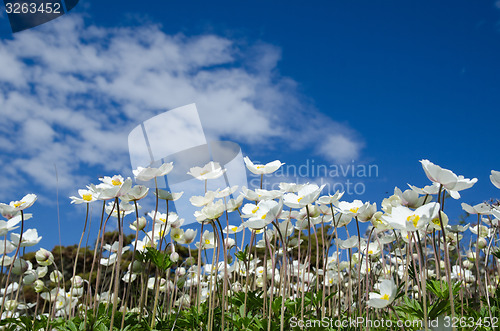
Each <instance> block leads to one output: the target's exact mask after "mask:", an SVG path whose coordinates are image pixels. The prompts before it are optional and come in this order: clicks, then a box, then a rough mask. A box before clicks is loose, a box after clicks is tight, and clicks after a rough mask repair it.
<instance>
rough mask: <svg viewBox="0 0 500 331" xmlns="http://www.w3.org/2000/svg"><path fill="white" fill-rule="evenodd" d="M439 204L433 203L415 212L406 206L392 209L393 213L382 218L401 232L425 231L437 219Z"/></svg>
mask: <svg viewBox="0 0 500 331" xmlns="http://www.w3.org/2000/svg"><path fill="white" fill-rule="evenodd" d="M438 211H439V204H438V203H437V202H431V203H428V204H425V205H423V206H422V207H418V208H417V209H416V210H415V211H413V210H411V209H410V208H408V207H405V206H399V207H395V208H393V209H392V213H391V214H388V215H384V216H382V218H383V219H384V220H385V221H386V222H387V223H388V224H389V225H391V226H392V227H394V228H395V229H399V230H405V231H415V230H418V229H423V228H424V227H425V226H426V225H427V224H429V222H431V221H432V220H433V219H434V218H436V217H437V215H438Z"/></svg>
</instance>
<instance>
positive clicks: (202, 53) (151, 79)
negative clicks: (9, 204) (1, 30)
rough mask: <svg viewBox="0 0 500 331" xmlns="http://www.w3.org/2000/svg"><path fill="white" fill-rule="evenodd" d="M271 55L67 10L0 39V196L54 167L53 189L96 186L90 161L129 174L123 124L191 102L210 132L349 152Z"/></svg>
mask: <svg viewBox="0 0 500 331" xmlns="http://www.w3.org/2000/svg"><path fill="white" fill-rule="evenodd" d="M280 57H281V53H280V49H278V48H277V47H275V46H272V45H269V44H265V43H255V44H253V45H250V46H242V45H240V44H239V43H238V41H237V40H230V39H227V38H224V37H220V36H216V35H208V34H207V35H200V36H193V37H188V36H185V35H182V34H177V35H167V34H165V33H164V32H162V31H161V29H160V28H159V27H158V26H155V25H151V24H150V25H144V26H142V27H134V28H104V27H98V26H93V25H87V24H86V23H85V21H84V20H83V18H81V17H80V16H78V15H67V17H62V18H60V19H58V20H56V21H54V22H53V23H51V24H46V25H45V26H43V27H41V28H37V29H35V30H31V31H25V32H23V33H20V34H16V35H15V36H14V37H13V38H12V39H8V40H7V39H4V40H1V41H0V58H1V59H2V61H1V62H0V72H1V75H0V115H1V119H2V125H1V126H0V167H1V168H2V172H1V174H0V192H6V191H8V190H9V189H12V188H14V187H16V186H19V185H21V186H23V187H24V186H25V185H28V184H30V183H35V184H38V185H41V186H42V187H45V188H53V187H54V186H55V185H56V182H55V179H54V178H55V176H54V168H55V166H56V167H57V171H58V175H59V187H60V188H62V189H71V190H75V189H76V188H77V187H78V185H80V186H81V185H83V184H85V183H87V181H88V180H92V181H95V179H93V178H92V179H90V178H86V177H85V174H86V173H88V172H87V171H85V170H86V169H89V168H90V169H94V170H96V169H97V170H96V171H103V172H106V173H107V174H109V173H114V172H126V171H128V172H130V169H129V167H130V165H129V162H130V161H129V158H128V149H127V148H128V147H127V135H128V133H129V132H130V130H131V129H132V128H133V127H135V126H136V125H137V124H138V123H140V122H142V121H144V120H146V119H148V118H150V117H152V116H154V115H156V114H158V113H160V112H162V111H165V110H167V109H171V108H175V107H178V106H182V105H185V104H190V103H193V102H195V103H196V104H197V106H198V109H199V111H200V116H201V117H202V120H203V123H204V125H205V130H206V131H207V132H206V133H207V135H208V136H209V137H211V138H216V139H220V138H226V139H230V140H233V141H236V142H239V143H243V144H245V145H246V146H248V147H249V148H255V149H256V150H257V149H258V148H259V146H262V145H265V146H266V148H270V149H272V148H278V147H279V146H283V145H282V144H286V146H287V148H291V149H296V150H307V151H308V152H312V153H313V154H316V155H320V156H322V157H324V158H326V159H328V160H331V161H340V162H342V161H346V160H350V159H352V158H357V157H358V156H359V153H360V149H361V147H362V144H361V143H360V139H359V137H357V136H356V133H355V132H354V131H352V130H350V129H349V128H347V127H346V126H345V125H342V124H339V123H338V122H336V121H334V120H333V119H331V118H329V117H327V116H325V115H323V114H321V113H320V112H319V111H318V110H315V109H314V108H313V107H312V106H310V105H309V104H308V102H307V101H304V99H305V98H303V97H301V96H300V95H299V93H298V92H297V88H296V86H297V83H296V82H295V81H293V80H292V79H290V78H287V77H282V76H281V75H280V74H279V72H278V71H277V63H278V61H279V59H280ZM172 139H183V138H182V137H172ZM0 194H1V195H5V193H0ZM1 195H0V198H1Z"/></svg>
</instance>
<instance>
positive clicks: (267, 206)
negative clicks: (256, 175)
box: [243, 200, 283, 230]
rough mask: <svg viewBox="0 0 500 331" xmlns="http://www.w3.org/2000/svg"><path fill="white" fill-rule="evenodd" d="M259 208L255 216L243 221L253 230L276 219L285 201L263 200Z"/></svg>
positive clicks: (245, 225) (244, 224)
mask: <svg viewBox="0 0 500 331" xmlns="http://www.w3.org/2000/svg"><path fill="white" fill-rule="evenodd" d="M257 208H258V210H257V211H256V212H255V214H254V216H252V217H250V218H249V219H248V221H246V222H245V223H243V226H244V227H246V228H250V229H253V230H260V229H262V228H264V227H266V226H267V225H268V224H270V223H271V222H272V221H274V220H276V219H277V218H278V216H279V214H280V213H281V210H282V209H283V202H282V201H281V200H280V202H276V201H274V200H263V201H261V202H259V204H258V205H257Z"/></svg>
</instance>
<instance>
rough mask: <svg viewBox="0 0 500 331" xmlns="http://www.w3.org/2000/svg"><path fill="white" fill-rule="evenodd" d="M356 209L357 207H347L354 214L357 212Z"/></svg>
mask: <svg viewBox="0 0 500 331" xmlns="http://www.w3.org/2000/svg"><path fill="white" fill-rule="evenodd" d="M358 210H359V207H354V208H351V209H349V211H350V212H351V213H354V214H355V213H357V212H358Z"/></svg>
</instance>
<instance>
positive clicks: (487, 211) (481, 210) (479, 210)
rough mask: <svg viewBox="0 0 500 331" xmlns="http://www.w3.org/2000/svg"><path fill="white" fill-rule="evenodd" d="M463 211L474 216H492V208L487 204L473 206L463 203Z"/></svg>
mask: <svg viewBox="0 0 500 331" xmlns="http://www.w3.org/2000/svg"><path fill="white" fill-rule="evenodd" d="M462 209H463V210H465V211H466V212H468V213H469V214H474V215H477V214H479V215H491V212H492V207H491V206H490V205H489V204H487V203H484V202H482V203H479V204H477V205H474V206H471V205H468V204H466V203H465V202H462Z"/></svg>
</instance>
